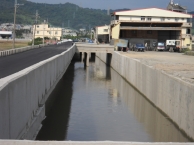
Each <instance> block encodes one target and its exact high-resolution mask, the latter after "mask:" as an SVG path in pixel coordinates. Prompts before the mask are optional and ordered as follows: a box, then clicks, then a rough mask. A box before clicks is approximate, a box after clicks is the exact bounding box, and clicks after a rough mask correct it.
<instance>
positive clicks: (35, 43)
mask: <svg viewBox="0 0 194 145" xmlns="http://www.w3.org/2000/svg"><path fill="white" fill-rule="evenodd" d="M39 44H42V41H36V40H35V41H34V45H39ZM28 45H32V42H28Z"/></svg>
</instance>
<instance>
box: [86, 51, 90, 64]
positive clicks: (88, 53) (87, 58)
mask: <svg viewBox="0 0 194 145" xmlns="http://www.w3.org/2000/svg"><path fill="white" fill-rule="evenodd" d="M90 55H91V53H90V52H87V55H86V66H89V65H90V63H89V60H90Z"/></svg>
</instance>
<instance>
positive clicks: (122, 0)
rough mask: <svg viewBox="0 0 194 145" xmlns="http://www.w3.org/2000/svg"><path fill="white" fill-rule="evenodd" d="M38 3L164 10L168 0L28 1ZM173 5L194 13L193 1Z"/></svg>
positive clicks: (181, 0)
mask: <svg viewBox="0 0 194 145" xmlns="http://www.w3.org/2000/svg"><path fill="white" fill-rule="evenodd" d="M28 1H32V2H38V3H48V4H59V3H62V4H64V3H66V2H69V3H73V4H76V5H79V6H81V7H83V8H94V9H121V8H128V9H138V8H149V7H157V8H166V7H167V5H168V3H169V2H170V0H28ZM174 3H179V4H180V5H182V6H186V7H187V9H188V11H194V0H174Z"/></svg>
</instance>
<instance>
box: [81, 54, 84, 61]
mask: <svg viewBox="0 0 194 145" xmlns="http://www.w3.org/2000/svg"><path fill="white" fill-rule="evenodd" d="M81 62H84V52H82V54H81Z"/></svg>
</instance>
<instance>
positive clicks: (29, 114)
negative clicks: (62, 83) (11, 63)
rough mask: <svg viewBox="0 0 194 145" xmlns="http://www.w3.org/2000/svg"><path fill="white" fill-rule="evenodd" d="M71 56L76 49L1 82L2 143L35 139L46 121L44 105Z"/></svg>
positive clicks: (0, 131)
mask: <svg viewBox="0 0 194 145" xmlns="http://www.w3.org/2000/svg"><path fill="white" fill-rule="evenodd" d="M74 54H75V45H73V46H72V47H71V48H69V49H68V50H67V51H65V52H63V53H61V54H59V55H56V56H54V57H51V58H49V59H47V60H44V61H41V62H39V63H37V64H35V65H33V66H30V67H28V68H26V69H24V70H22V71H20V72H18V73H15V74H13V75H10V76H8V77H5V78H3V79H0V110H1V111H0V138H1V139H34V138H35V137H36V134H37V131H38V130H39V129H40V127H41V121H42V120H43V119H44V117H45V105H44V104H45V101H46V100H47V98H48V96H49V95H50V93H51V92H52V90H53V89H54V87H55V86H56V84H57V83H58V81H59V80H60V79H61V77H62V76H63V74H64V73H65V71H66V69H67V67H68V66H69V64H70V62H71V60H72V57H73V55H74ZM0 144H2V142H0Z"/></svg>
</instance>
